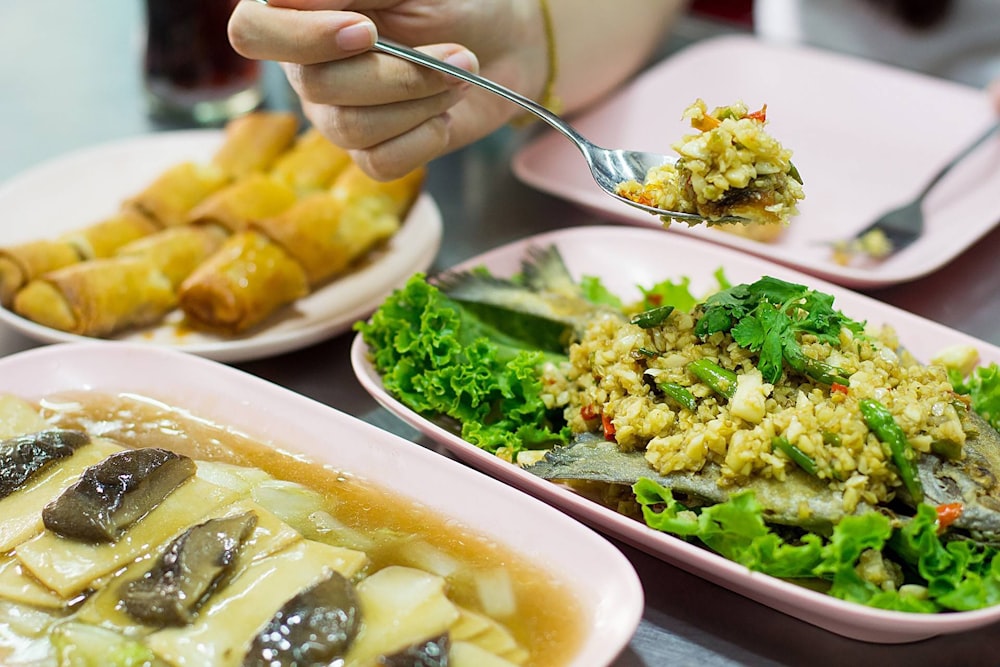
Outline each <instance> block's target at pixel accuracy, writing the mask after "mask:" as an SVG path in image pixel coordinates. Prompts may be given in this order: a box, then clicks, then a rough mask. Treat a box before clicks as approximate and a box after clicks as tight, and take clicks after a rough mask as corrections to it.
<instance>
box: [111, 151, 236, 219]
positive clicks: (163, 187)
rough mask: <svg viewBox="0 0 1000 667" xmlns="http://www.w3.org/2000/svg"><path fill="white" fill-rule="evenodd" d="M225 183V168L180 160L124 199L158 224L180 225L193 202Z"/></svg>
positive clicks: (128, 206) (131, 206)
mask: <svg viewBox="0 0 1000 667" xmlns="http://www.w3.org/2000/svg"><path fill="white" fill-rule="evenodd" d="M227 183H229V177H228V176H227V175H226V172H225V171H223V170H221V169H219V168H218V167H215V166H212V165H203V164H197V163H195V162H183V163H181V164H177V165H174V166H173V167H171V168H169V169H167V170H166V171H164V172H163V173H162V174H160V175H159V176H158V177H157V178H156V179H155V180H154V181H153V182H152V183H150V184H149V185H148V186H147V187H146V188H145V189H144V190H142V191H141V192H139V193H138V194H136V195H135V196H133V197H131V198H129V199H127V200H126V201H125V206H126V207H127V208H136V209H138V210H139V211H141V212H142V213H144V214H146V215H147V216H149V217H150V218H152V219H153V220H155V221H156V223H157V224H159V225H160V226H162V227H173V226H175V225H183V224H185V223H186V222H187V219H188V213H189V212H190V211H191V209H192V208H194V207H195V205H196V204H198V203H199V202H201V201H202V200H204V199H205V198H206V197H208V196H209V195H210V194H212V193H213V192H216V191H217V190H221V189H222V188H223V186H225V185H226V184H227Z"/></svg>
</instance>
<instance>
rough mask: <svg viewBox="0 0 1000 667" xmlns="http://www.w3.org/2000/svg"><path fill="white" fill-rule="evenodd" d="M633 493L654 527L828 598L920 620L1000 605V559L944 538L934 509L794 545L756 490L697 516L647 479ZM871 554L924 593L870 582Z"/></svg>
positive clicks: (867, 521)
mask: <svg viewBox="0 0 1000 667" xmlns="http://www.w3.org/2000/svg"><path fill="white" fill-rule="evenodd" d="M632 490H633V493H634V494H635V497H636V500H637V501H638V503H639V505H640V506H641V508H642V514H643V519H644V520H645V522H646V524H647V525H648V526H650V527H651V528H654V529H656V530H661V531H664V532H668V533H671V534H674V535H677V536H679V537H683V538H685V539H687V540H691V541H697V542H699V543H701V544H703V545H704V546H706V547H708V548H709V549H711V550H713V551H715V552H716V553H718V554H720V555H722V556H725V557H726V558H729V559H730V560H732V561H735V562H737V563H740V564H741V565H744V566H746V567H747V568H749V569H751V570H755V571H757V572H763V573H765V574H770V575H772V576H776V577H781V578H784V579H804V578H810V579H818V580H823V581H826V582H828V584H829V589H828V591H827V593H828V594H829V595H832V596H834V597H838V598H841V599H843V600H848V601H851V602H857V603H860V604H864V605H868V606H871V607H878V608H882V609H893V610H897V611H908V612H917V613H933V612H938V611H942V610H951V611H966V610H971V609H980V608H983V607H987V606H991V605H995V604H1000V552H998V550H997V549H995V548H993V547H990V546H984V545H982V544H979V543H975V542H971V541H967V540H945V539H942V538H941V536H939V535H938V532H937V513H936V510H935V508H934V507H932V506H930V505H920V506H919V508H918V510H917V513H916V515H915V516H913V517H912V518H909V519H907V520H905V521H904V522H903V523H902V525H901V526H900V527H898V528H894V527H893V526H892V523H891V522H890V520H889V518H888V517H886V516H884V515H882V514H880V513H878V512H869V513H867V514H863V515H859V516H849V517H846V518H844V519H843V520H841V521H840V523H838V524H837V525H836V526H835V527H834V529H833V533H832V534H831V535H830V537H829V539H824V538H822V537H820V536H819V535H816V534H814V533H806V534H803V535H801V536H798V537H797V538H795V539H794V540H790V539H786V538H785V537H782V536H781V535H779V534H778V533H776V532H775V531H773V530H772V529H771V528H770V527H768V526H767V524H766V523H765V521H764V515H763V511H762V509H761V506H760V504H759V503H758V502H757V501H756V500H755V499H754V496H753V492H752V491H743V492H740V493H738V494H734V495H733V496H731V497H730V498H729V500H727V501H726V502H724V503H719V504H717V505H712V506H709V507H705V508H701V509H699V510H689V509H687V508H686V507H684V506H683V505H682V504H681V503H680V502H678V501H677V500H676V499H675V498H674V497H673V494H672V493H671V492H670V490H669V489H667V488H665V487H663V486H661V485H660V484H658V483H657V482H655V481H653V480H650V479H640V480H639V481H638V482H636V484H635V485H633V487H632ZM870 550H871V551H876V552H879V553H881V554H882V557H883V558H888V559H890V560H892V561H893V562H895V563H897V564H898V565H900V566H902V569H903V571H905V572H907V575H908V579H907V581H906V582H905V583H910V584H916V586H908V587H901V588H899V589H896V588H894V587H890V588H882V587H880V586H879V585H877V584H875V583H873V582H872V581H869V580H868V579H866V578H865V577H864V576H863V575H862V572H861V568H860V567H859V564H860V562H861V559H862V554H864V553H865V552H867V551H870Z"/></svg>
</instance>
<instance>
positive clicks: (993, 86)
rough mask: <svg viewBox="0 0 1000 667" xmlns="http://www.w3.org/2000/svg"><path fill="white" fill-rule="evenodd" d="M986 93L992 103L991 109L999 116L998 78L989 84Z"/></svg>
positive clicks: (999, 79) (999, 83)
mask: <svg viewBox="0 0 1000 667" xmlns="http://www.w3.org/2000/svg"><path fill="white" fill-rule="evenodd" d="M986 91H987V93H988V94H989V96H990V100H991V101H992V102H993V109H994V110H995V111H996V112H997V114H998V115H1000V78H998V79H994V80H993V81H992V82H990V85H989V86H988V87H987V88H986Z"/></svg>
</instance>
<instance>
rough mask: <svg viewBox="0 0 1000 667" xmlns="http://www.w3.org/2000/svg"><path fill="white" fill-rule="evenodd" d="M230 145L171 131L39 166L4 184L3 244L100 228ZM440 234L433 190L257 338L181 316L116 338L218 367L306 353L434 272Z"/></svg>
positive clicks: (22, 322)
mask: <svg viewBox="0 0 1000 667" xmlns="http://www.w3.org/2000/svg"><path fill="white" fill-rule="evenodd" d="M221 141H222V131H221V130H189V131H179V132H163V133H158V134H151V135H145V136H141V137H136V138H134V139H128V140H123V141H118V142H114V143H109V144H104V145H101V146H97V147H94V148H89V149H85V150H82V151H78V152H74V153H71V154H68V155H66V156H63V157H60V158H57V159H55V160H53V161H51V162H46V163H44V164H42V165H40V166H38V167H35V168H33V169H31V170H29V171H27V172H25V173H23V174H22V175H20V176H17V177H15V178H14V179H12V180H10V181H8V182H7V183H6V184H5V185H4V186H2V187H0V216H3V219H4V220H6V221H7V222H6V223H5V224H4V225H3V230H2V232H0V234H2V238H0V245H11V244H14V243H19V242H23V241H32V240H35V239H41V238H49V237H51V236H53V235H56V234H59V233H61V232H65V231H70V230H73V229H79V228H81V227H85V226H86V225H88V224H91V223H93V222H97V221H98V220H100V219H102V218H103V217H105V216H108V215H111V214H112V213H114V212H115V211H116V210H117V209H118V206H119V204H120V203H121V201H122V200H123V199H125V198H126V197H128V196H130V195H132V194H134V193H136V192H138V191H140V190H141V189H142V188H144V187H145V186H146V185H147V184H148V183H150V182H151V181H152V179H154V178H156V176H158V175H159V174H160V173H162V172H163V171H164V170H165V169H167V168H168V167H171V166H173V165H174V164H177V163H179V162H184V161H187V160H208V159H209V158H210V157H211V156H212V154H213V153H214V152H215V149H216V148H217V147H218V146H219V144H220V143H221ZM441 233H442V227H441V213H440V211H439V210H438V208H437V205H436V204H435V202H434V200H433V199H432V198H431V196H430V195H428V194H426V193H424V194H422V195H421V196H420V198H419V199H418V200H417V201H416V203H415V204H414V206H413V208H412V209H411V210H410V213H409V215H408V216H407V218H406V220H405V221H404V222H403V225H402V227H401V228H400V230H399V231H398V232H397V233H396V235H395V236H394V237H393V238H392V239H391V240H390V241H389V242H388V244H387V245H386V247H385V249H384V250H381V251H380V252H379V255H378V256H377V257H375V258H374V259H373V260H372V261H370V262H368V263H366V264H365V265H364V266H363V267H361V268H359V269H358V270H356V271H353V272H351V273H349V274H347V275H344V276H342V277H340V278H338V279H336V280H334V281H333V282H331V283H330V284H328V285H325V286H324V287H322V288H320V289H318V290H316V291H315V292H313V293H311V294H309V295H308V296H306V297H304V298H302V299H299V300H298V301H296V302H295V304H294V305H292V306H290V307H289V308H287V309H285V310H284V311H283V312H282V313H281V314H280V315H277V316H276V317H275V319H274V320H272V321H270V322H268V323H265V324H264V325H263V326H262V327H260V328H257V329H254V330H253V331H252V332H250V333H248V334H244V335H241V336H233V337H227V336H221V335H214V334H211V333H203V332H197V331H191V329H190V328H188V327H178V323H179V322H180V320H181V317H180V312H179V311H176V312H174V313H172V314H171V315H169V316H168V317H167V318H166V319H165V320H164V321H163V322H162V323H161V324H159V325H157V326H154V327H148V328H144V329H137V330H132V331H127V332H123V333H121V334H118V335H116V336H113V339H114V340H127V341H136V342H142V343H152V344H155V345H163V346H167V347H173V348H177V349H180V350H183V351H185V352H191V353H193V354H197V355H200V356H203V357H208V358H211V359H215V360H218V361H246V360H250V359H257V358H260V357H265V356H271V355H276V354H280V353H282V352H287V351H289V350H293V349H297V348H300V347H305V346H307V345H311V344H312V343H316V342H318V341H320V340H324V339H326V338H330V337H332V336H335V335H337V334H339V333H343V332H344V331H347V330H349V329H350V328H351V326H352V325H353V324H354V322H355V321H356V320H358V319H359V318H362V317H364V316H365V315H367V314H368V313H370V312H371V311H372V310H373V309H374V307H375V306H376V305H378V303H379V301H380V300H381V299H382V298H383V297H384V296H385V295H386V294H387V293H388V292H389V291H391V290H392V288H393V287H396V286H398V285H400V284H402V282H404V281H405V280H406V279H407V278H408V277H409V276H410V275H412V274H413V273H414V272H417V271H424V270H426V269H427V267H429V266H430V265H431V262H433V261H434V257H435V256H436V255H437V251H438V248H439V247H440V245H441ZM0 320H2V321H3V322H5V323H6V324H8V325H9V326H11V327H13V328H15V329H17V330H18V331H20V332H21V333H23V334H25V335H27V336H30V337H31V338H34V339H36V340H39V341H42V342H44V343H58V342H74V341H83V340H92V339H90V338H87V337H84V336H77V335H75V334H69V333H66V332H63V331H58V330H56V329H51V328H49V327H46V326H42V325H40V324H37V323H35V322H32V321H30V320H28V319H26V318H23V317H20V316H18V315H16V314H15V313H13V312H12V311H9V310H6V309H3V308H0Z"/></svg>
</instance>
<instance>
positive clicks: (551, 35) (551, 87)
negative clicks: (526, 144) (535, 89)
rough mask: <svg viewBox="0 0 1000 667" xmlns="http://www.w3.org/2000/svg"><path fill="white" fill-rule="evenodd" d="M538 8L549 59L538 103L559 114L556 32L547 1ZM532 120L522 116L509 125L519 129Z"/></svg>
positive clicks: (525, 115) (541, 1)
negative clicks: (556, 90)
mask: <svg viewBox="0 0 1000 667" xmlns="http://www.w3.org/2000/svg"><path fill="white" fill-rule="evenodd" d="M538 7H539V9H540V10H541V13H542V30H544V31H545V51H546V55H547V56H548V59H549V71H548V73H547V74H546V76H545V86H544V87H543V88H542V96H541V99H539V100H538V103H539V104H541V105H542V106H543V107H545V108H546V109H548V110H549V111H551V112H553V113H559V111H560V109H561V108H562V102H561V101H560V99H559V97H558V96H557V95H556V92H555V89H556V77H557V75H558V73H559V61H558V57H557V54H556V31H555V27H554V26H553V24H552V12H551V11H550V10H549V2H548V0H538ZM534 120H537V117H536V116H535V115H534V114H522V115H520V116H518V117H516V118H514V120H512V121H511V124H512V125H514V126H515V127H521V126H524V125H527V124H528V123H530V122H532V121H534Z"/></svg>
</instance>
